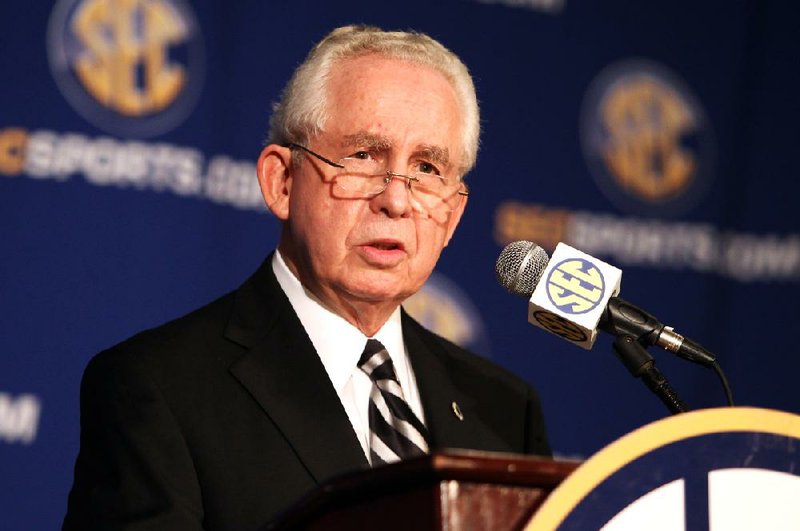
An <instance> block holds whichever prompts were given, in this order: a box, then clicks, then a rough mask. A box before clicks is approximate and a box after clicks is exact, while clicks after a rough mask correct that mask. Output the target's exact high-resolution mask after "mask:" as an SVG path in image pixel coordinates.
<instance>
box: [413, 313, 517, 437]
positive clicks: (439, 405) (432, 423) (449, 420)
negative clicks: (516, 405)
mask: <svg viewBox="0 0 800 531" xmlns="http://www.w3.org/2000/svg"><path fill="white" fill-rule="evenodd" d="M403 338H404V340H405V342H406V349H407V350H408V354H409V358H410V361H411V366H412V367H413V369H414V375H415V377H416V380H417V386H418V387H419V393H420V398H421V400H422V407H423V410H424V411H425V420H426V424H427V426H428V430H429V431H430V433H431V438H432V439H433V447H432V450H433V449H437V450H443V449H446V448H471V449H479V450H492V451H509V450H510V449H509V448H508V447H507V445H506V444H505V443H504V442H503V441H501V440H500V439H499V438H498V437H497V436H496V435H495V434H494V432H493V431H492V430H491V429H490V428H489V427H488V426H487V425H486V424H485V423H484V422H483V421H482V420H481V419H480V417H479V416H478V414H477V411H476V405H477V402H476V401H477V400H479V399H480V398H478V397H473V396H470V395H469V394H466V392H464V391H462V390H461V389H460V388H459V387H458V385H457V383H456V381H455V380H454V376H455V374H456V371H457V368H455V367H451V366H449V365H450V363H451V360H450V359H449V357H448V354H447V353H446V351H445V349H444V347H443V346H442V344H441V341H442V340H441V338H439V337H437V336H436V335H434V334H433V333H431V332H429V331H428V330H425V329H424V328H423V327H422V326H421V325H420V324H419V323H417V322H416V321H414V320H413V319H411V318H410V317H409V316H408V315H407V314H406V313H405V312H403ZM454 404H455V406H454ZM459 413H460V415H459Z"/></svg>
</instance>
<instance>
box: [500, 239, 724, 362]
mask: <svg viewBox="0 0 800 531" xmlns="http://www.w3.org/2000/svg"><path fill="white" fill-rule="evenodd" d="M495 272H496V274H497V280H498V282H499V283H500V284H501V285H502V286H503V287H504V288H505V289H507V290H508V291H510V292H511V293H513V294H515V295H518V296H520V297H524V298H526V299H529V303H528V310H529V311H528V320H529V322H530V323H531V324H533V325H535V326H538V327H540V328H544V329H545V330H547V331H549V332H551V333H554V334H556V335H558V336H560V337H562V338H564V339H566V340H567V341H570V342H572V343H574V344H576V345H578V346H580V347H582V348H584V349H586V350H589V349H591V348H592V346H593V345H594V342H595V339H596V337H597V330H598V329H599V330H603V331H604V332H608V333H610V334H612V335H614V336H616V337H633V338H634V339H636V340H637V341H638V342H640V343H642V344H644V345H645V346H650V345H655V346H659V347H661V348H664V349H666V350H668V351H670V352H673V353H675V354H676V355H678V356H680V357H681V358H684V359H686V360H689V361H692V362H694V363H698V364H700V365H704V366H706V367H712V368H713V367H714V366H715V365H716V358H715V356H714V355H713V354H712V353H711V352H709V351H708V350H706V349H705V348H703V347H702V346H701V345H700V344H698V343H696V342H694V341H692V340H691V339H688V338H686V337H685V336H683V335H681V334H679V333H677V332H675V330H674V329H673V328H672V327H669V326H665V325H664V324H663V323H661V322H660V321H659V320H658V319H656V318H655V317H654V316H653V315H651V314H650V313H648V312H646V311H644V310H642V309H641V308H638V307H637V306H635V305H633V304H631V303H629V302H627V301H625V300H623V299H621V298H619V297H617V296H616V295H617V294H618V293H619V285H620V281H621V277H622V271H620V270H619V269H617V268H616V267H613V266H610V265H609V264H606V263H605V262H603V261H601V260H598V259H597V258H594V257H592V256H590V255H587V254H586V253H583V252H581V251H579V250H577V249H574V248H572V247H570V246H569V245H566V244H564V243H559V244H558V246H557V247H556V249H555V251H554V253H553V258H552V259H551V258H550V257H548V256H547V253H546V252H545V251H544V249H542V248H541V247H539V246H538V245H536V244H535V243H533V242H530V241H524V240H522V241H515V242H512V243H510V244H508V245H507V246H506V247H505V249H503V251H502V252H501V253H500V256H499V257H498V259H497V263H496V266H495Z"/></svg>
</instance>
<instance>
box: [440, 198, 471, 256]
mask: <svg viewBox="0 0 800 531" xmlns="http://www.w3.org/2000/svg"><path fill="white" fill-rule="evenodd" d="M467 199H469V198H468V197H466V196H464V197H462V198H461V204H460V205H459V206H458V208H456V209H455V210H453V211H452V212H451V213H450V218H449V219H448V220H447V235H446V236H445V239H444V246H445V247H447V244H448V243H450V238H452V237H453V234H454V233H455V232H456V227H458V222H459V221H461V216H462V215H463V214H464V209H466V208H467Z"/></svg>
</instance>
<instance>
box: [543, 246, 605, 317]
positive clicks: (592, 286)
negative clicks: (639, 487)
mask: <svg viewBox="0 0 800 531" xmlns="http://www.w3.org/2000/svg"><path fill="white" fill-rule="evenodd" d="M604 291H605V280H604V279H603V274H602V273H601V272H600V269H598V268H597V267H596V266H595V265H594V264H593V263H591V262H590V261H588V260H584V259H583V258H567V259H566V260H563V261H562V262H559V264H558V265H556V266H555V267H554V268H553V269H552V270H551V271H550V274H549V275H548V276H547V296H548V298H549V299H550V302H552V303H553V305H554V306H555V307H556V308H558V309H559V310H561V311H562V312H564V313H569V314H573V315H574V314H581V313H586V312H589V311H591V310H593V309H594V308H596V307H597V305H598V304H599V303H600V301H601V300H602V298H603V292H604Z"/></svg>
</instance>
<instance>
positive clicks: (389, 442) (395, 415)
mask: <svg viewBox="0 0 800 531" xmlns="http://www.w3.org/2000/svg"><path fill="white" fill-rule="evenodd" d="M358 367H359V368H360V369H361V370H362V371H364V372H365V373H366V374H367V376H369V378H370V380H372V391H370V395H369V432H370V433H369V449H370V461H371V462H372V466H378V465H381V464H386V463H392V462H394V461H399V460H400V459H406V458H409V457H415V456H419V455H423V454H426V453H428V430H427V429H426V428H425V425H423V424H422V422H420V420H419V419H418V418H417V416H416V415H415V414H414V412H413V411H412V410H411V408H410V407H409V405H408V403H407V402H406V401H405V398H403V390H402V389H401V387H400V382H399V381H398V380H397V375H395V373H394V366H393V365H392V359H391V358H390V357H389V353H388V352H387V351H386V348H384V346H383V345H382V344H381V342H380V341H378V340H376V339H368V340H367V346H366V348H365V349H364V353H363V354H362V355H361V359H360V360H359V362H358Z"/></svg>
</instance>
